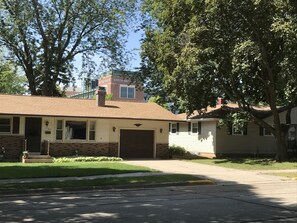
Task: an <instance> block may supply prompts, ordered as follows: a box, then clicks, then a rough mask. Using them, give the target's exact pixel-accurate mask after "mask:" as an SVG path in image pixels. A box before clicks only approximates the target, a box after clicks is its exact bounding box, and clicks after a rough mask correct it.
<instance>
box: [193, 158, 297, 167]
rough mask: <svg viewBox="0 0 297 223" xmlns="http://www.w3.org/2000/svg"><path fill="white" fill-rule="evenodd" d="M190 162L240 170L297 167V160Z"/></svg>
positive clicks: (211, 160)
mask: <svg viewBox="0 0 297 223" xmlns="http://www.w3.org/2000/svg"><path fill="white" fill-rule="evenodd" d="M189 161H190V162H194V163H200V164H208V165H215V166H220V167H227V168H233V169H239V170H288V169H297V162H283V163H277V162H275V161H274V160H272V159H247V158H236V159H235V158H234V159H233V158H229V159H195V160H189Z"/></svg>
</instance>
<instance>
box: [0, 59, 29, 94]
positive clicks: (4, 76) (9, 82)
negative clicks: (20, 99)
mask: <svg viewBox="0 0 297 223" xmlns="http://www.w3.org/2000/svg"><path fill="white" fill-rule="evenodd" d="M26 83H27V80H26V77H25V76H20V75H18V74H17V67H16V65H15V64H13V63H12V62H11V61H2V59H1V61H0V93H1V94H25V93H26Z"/></svg>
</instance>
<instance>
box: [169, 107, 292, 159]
mask: <svg viewBox="0 0 297 223" xmlns="http://www.w3.org/2000/svg"><path fill="white" fill-rule="evenodd" d="M236 107H237V105H236V104H227V105H222V104H219V105H217V106H216V107H208V108H207V109H206V111H205V112H204V113H200V114H199V113H198V112H194V113H193V114H192V115H190V116H187V114H185V113H183V114H179V115H178V116H179V117H180V118H182V119H183V120H184V122H182V123H178V122H176V123H171V126H170V133H169V144H170V145H177V146H181V147H183V148H185V149H186V150H187V151H189V152H190V153H192V154H193V155H198V156H202V157H203V156H204V157H218V156H234V155H236V156H238V155H253V156H255V155H273V154H275V152H276V148H277V147H276V142H275V139H274V137H273V136H272V134H271V133H270V132H269V131H267V130H266V129H263V128H262V127H259V126H258V125H256V124H255V123H253V122H249V123H247V124H246V126H245V128H244V129H243V130H237V129H236V128H234V127H233V126H232V124H231V125H228V126H226V125H223V126H220V125H219V121H220V119H221V118H222V117H223V116H224V115H225V114H226V112H230V108H231V109H232V108H236ZM227 108H228V109H227ZM254 109H255V110H257V112H258V114H259V116H262V118H263V119H265V120H266V121H267V122H268V123H272V116H271V112H270V109H269V108H268V107H255V108H254ZM286 113H287V111H283V112H280V113H279V115H280V118H281V122H282V123H283V124H285V123H286ZM291 123H292V124H291V126H290V128H289V131H288V139H287V140H288V144H289V150H292V152H295V153H296V145H297V141H296V140H297V108H294V109H292V111H291ZM289 152H291V151H289Z"/></svg>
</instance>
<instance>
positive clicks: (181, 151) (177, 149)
mask: <svg viewBox="0 0 297 223" xmlns="http://www.w3.org/2000/svg"><path fill="white" fill-rule="evenodd" d="M169 153H170V154H171V156H184V155H185V154H186V150H185V148H183V147H181V146H176V145H172V146H169Z"/></svg>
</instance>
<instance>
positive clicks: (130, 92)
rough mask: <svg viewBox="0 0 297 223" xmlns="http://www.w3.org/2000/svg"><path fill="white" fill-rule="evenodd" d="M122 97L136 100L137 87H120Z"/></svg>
mask: <svg viewBox="0 0 297 223" xmlns="http://www.w3.org/2000/svg"><path fill="white" fill-rule="evenodd" d="M120 97H121V98H129V99H134V98H135V86H128V85H121V86H120Z"/></svg>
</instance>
